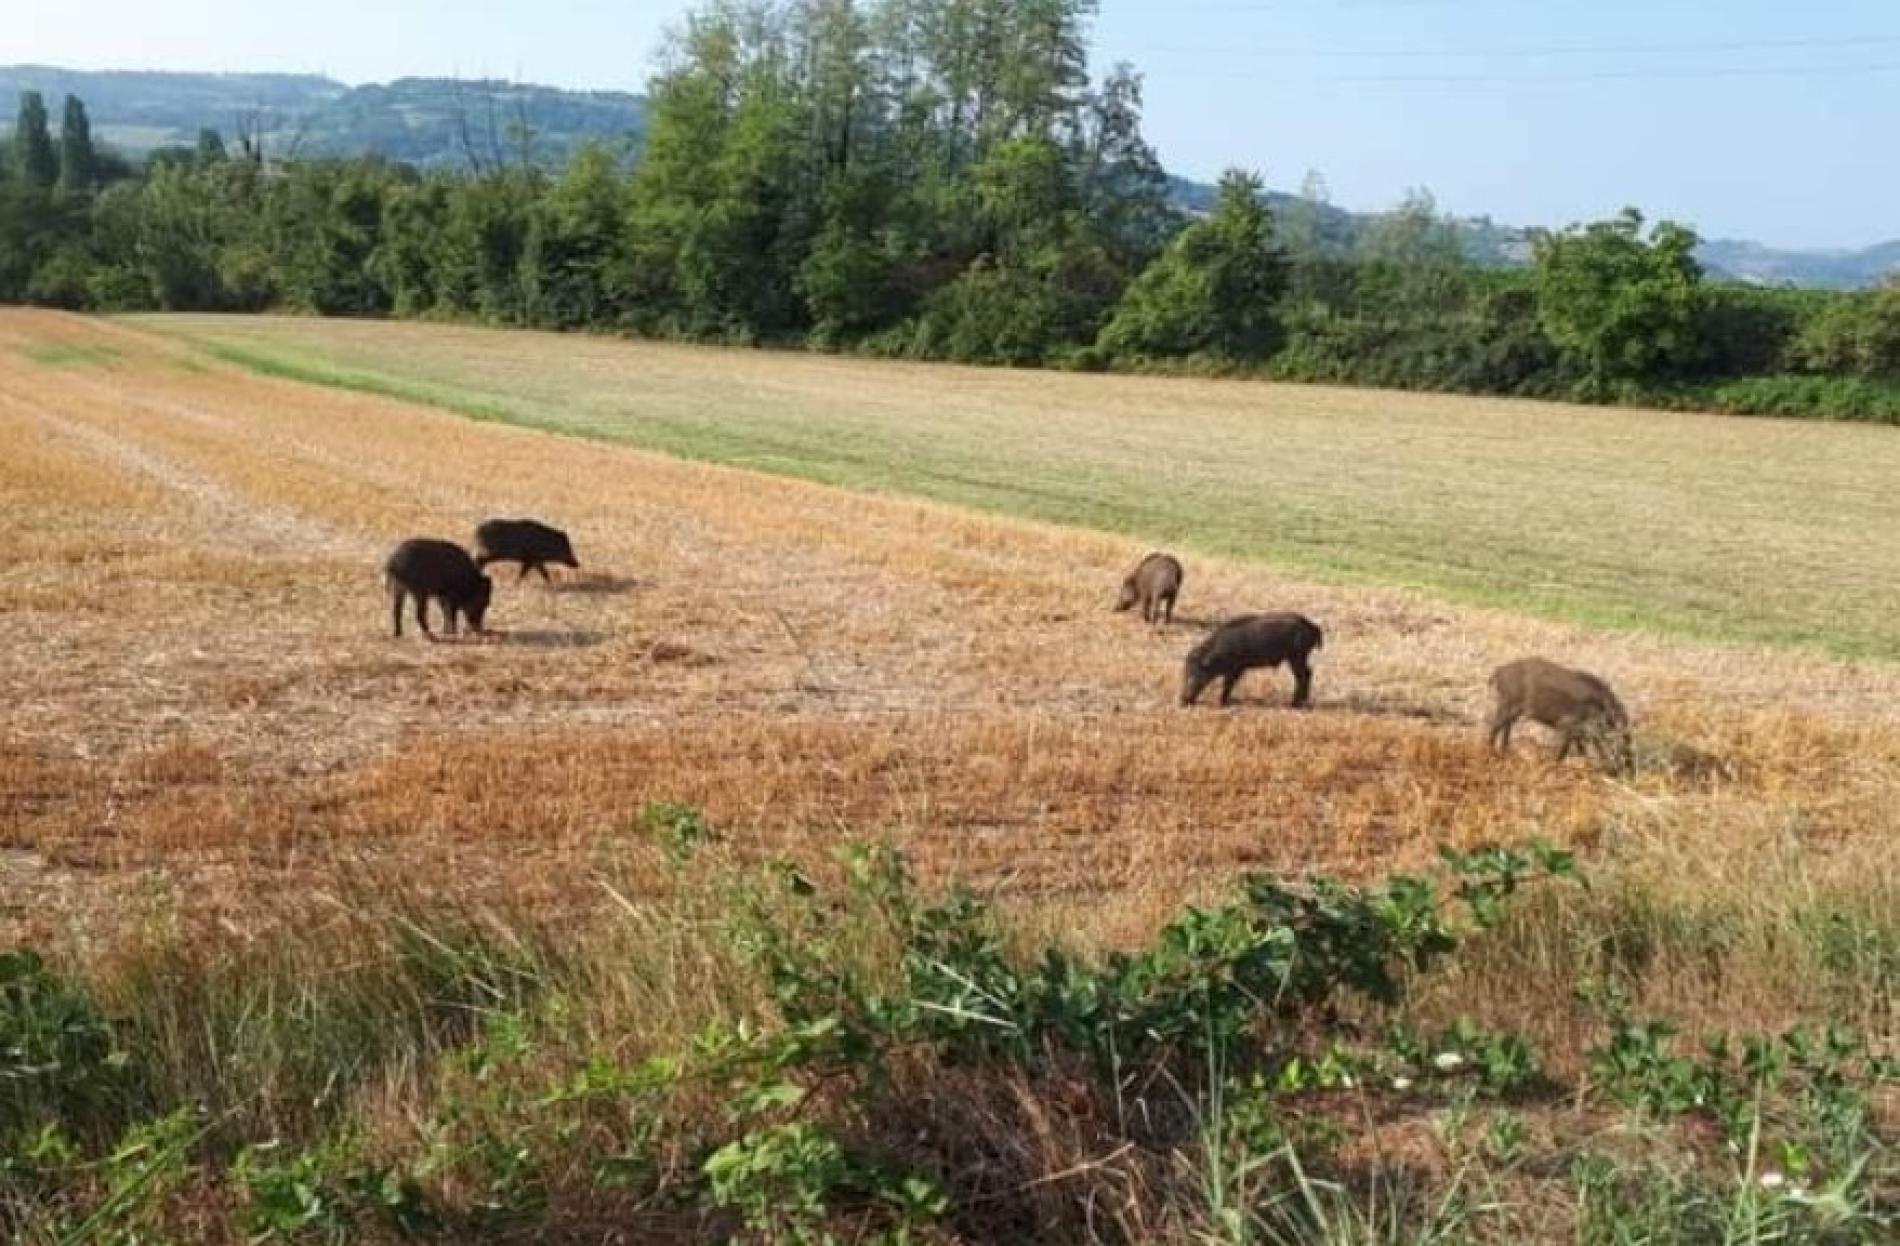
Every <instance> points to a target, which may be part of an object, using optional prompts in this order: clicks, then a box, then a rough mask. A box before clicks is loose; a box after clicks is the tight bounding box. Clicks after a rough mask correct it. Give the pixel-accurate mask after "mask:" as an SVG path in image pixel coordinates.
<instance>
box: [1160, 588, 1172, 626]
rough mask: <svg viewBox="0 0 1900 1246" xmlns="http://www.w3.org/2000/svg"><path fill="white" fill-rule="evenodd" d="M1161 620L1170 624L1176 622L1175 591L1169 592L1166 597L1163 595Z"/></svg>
mask: <svg viewBox="0 0 1900 1246" xmlns="http://www.w3.org/2000/svg"><path fill="white" fill-rule="evenodd" d="M1161 621H1162V622H1163V623H1166V624H1169V625H1172V624H1173V623H1174V594H1173V593H1169V594H1168V595H1167V596H1166V597H1163V598H1162V599H1161Z"/></svg>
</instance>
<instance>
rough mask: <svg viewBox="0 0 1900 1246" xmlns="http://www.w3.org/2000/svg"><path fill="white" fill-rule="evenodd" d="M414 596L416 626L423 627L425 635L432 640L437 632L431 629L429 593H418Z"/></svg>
mask: <svg viewBox="0 0 1900 1246" xmlns="http://www.w3.org/2000/svg"><path fill="white" fill-rule="evenodd" d="M413 596H414V597H415V599H416V626H418V627H420V628H421V629H422V634H423V635H424V636H427V637H428V638H429V639H430V640H434V639H435V633H434V632H432V631H430V630H429V595H428V594H427V593H416V594H413Z"/></svg>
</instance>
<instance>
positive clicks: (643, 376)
mask: <svg viewBox="0 0 1900 1246" xmlns="http://www.w3.org/2000/svg"><path fill="white" fill-rule="evenodd" d="M142 323H148V324H150V325H151V326H152V327H155V328H160V329H162V330H164V331H165V332H168V333H173V334H177V335H179V336H181V337H184V338H187V339H189V340H191V341H194V342H198V343H202V344H204V345H206V346H208V347H210V348H211V349H213V350H215V351H217V352H219V353H221V354H223V355H224V356H225V357H226V358H228V359H231V360H233V361H236V362H240V363H244V364H246V365H249V366H252V367H256V368H259V369H261V370H264V371H268V372H274V373H277V374H279V375H284V376H290V377H296V378H301V379H305V380H315V381H320V382H324V383H330V384H342V385H349V386H353V387H357V388H362V389H366V390H369V391H371V392H377V393H385V394H390V395H394V396H398V397H403V398H408V399H413V400H420V401H428V402H433V403H437V404H440V405H444V406H448V407H451V408H453V409H456V410H459V411H463V412H465V413H469V414H474V415H478V416H480V417H483V418H490V419H505V420H510V421H514V422H518V423H522V424H526V425H530V426H533V427H538V428H548V429H555V430H559V431H564V432H573V433H578V434H581V435H584V436H588V437H595V438H600V439H603V440H608V441H615V442H621V443H625V444H629V445H636V446H641V447H645V448H649V449H654V450H660V451H663V452H665V453H668V454H677V455H682V456H685V457H689V458H695V459H704V460H710V461H713V462H720V463H729V464H734V465H737V466H743V467H752V468H757V469H760V470H765V471H771V472H777V473H783V474H787V475H793V476H798V477H802V478H805V479H809V480H817V481H821V482H824V483H827V484H835V485H841V486H844V487H847V488H852V489H870V490H878V491H881V492H891V493H901V494H910V495H915V496H920V497H926V498H932V499H935V500H937V501H942V502H947V503H951V504H953V505H957V506H967V507H974V508H978V509H982V510H985V511H991V512H996V513H1002V514H1010V515H1017V516H1022V517H1026V518H1031V519H1039V520H1046V521H1051V522H1056V523H1063V524H1074V525H1078V526H1082V527H1087V528H1094V529H1100V530H1105V531H1111V532H1119V533H1125V534H1128V535H1131V536H1136V537H1139V538H1141V539H1143V540H1151V541H1160V542H1167V543H1173V544H1178V545H1181V546H1183V547H1185V548H1188V549H1191V550H1194V551H1197V552H1200V553H1204V554H1210V555H1216V556H1219V557H1223V558H1239V559H1245V560H1252V561H1265V562H1271V563H1272V564H1274V565H1276V566H1280V567H1283V568H1289V569H1296V570H1299V571H1301V572H1303V573H1306V574H1309V575H1318V576H1323V577H1326V578H1328V579H1334V580H1337V581H1340V582H1347V583H1359V584H1372V585H1410V586H1418V587H1423V588H1428V589H1431V590H1433V591H1436V592H1439V593H1443V594H1446V595H1448V596H1449V597H1451V598H1452V599H1454V600H1458V601H1463V602H1468V603H1475V604H1486V605H1494V606H1499V607H1504V608H1509V609H1512V610H1522V611H1528V612H1532V613H1536V614H1539V615H1542V616H1545V617H1550V618H1558V619H1566V620H1570V621H1575V622H1581V623H1585V624H1589V625H1593V626H1601V625H1609V626H1617V627H1638V628H1645V627H1650V628H1659V629H1662V630H1666V631H1670V632H1673V633H1677V634H1681V635H1686V636H1694V637H1702V638H1713V639H1733V640H1742V641H1754V642H1768V643H1773V644H1778V645H1796V646H1803V647H1810V648H1817V649H1823V650H1826V651H1828V652H1832V653H1837V654H1841V655H1844V656H1861V655H1865V656H1879V657H1887V658H1892V657H1900V614H1896V612H1895V611H1894V609H1893V601H1892V585H1893V584H1895V583H1896V582H1900V491H1896V490H1895V489H1894V488H1893V487H1892V482H1893V480H1894V479H1895V478H1896V476H1897V475H1900V437H1896V436H1894V435H1893V434H1892V432H1891V431H1890V430H1886V429H1881V428H1843V427H1838V426H1816V425H1814V424H1812V423H1800V422H1784V421H1768V420H1738V419H1732V418H1723V417H1719V416H1696V415H1682V414H1666V413H1661V412H1647V411H1628V410H1601V409H1592V408H1582V407H1565V406H1557V405H1553V404H1548V403H1532V402H1511V401H1501V400H1481V399H1471V398H1465V397H1450V396H1447V397H1436V396H1421V395H1406V394H1394V393H1378V392H1370V391H1358V390H1339V389H1326V388H1318V387H1297V386H1273V385H1262V384H1255V383H1224V382H1207V381H1186V380H1167V379H1148V378H1129V377H1096V376H1064V375H1051V374H1048V373H1043V372H1023V373H1017V372H1004V371H983V370H974V369H967V368H949V367H935V366H922V365H900V364H887V363H877V362H866V361H860V360H844V359H832V358H817V357H811V356H801V355H781V354H753V353H744V352H722V351H717V350H710V349H704V348H692V347H676V346H667V345H656V344H648V343H630V342H625V341H616V340H610V339H599V338H587V337H573V336H558V335H546V334H530V333H506V332H499V331H486V330H480V329H469V328H448V327H439V326H428V325H416V324H369V323H361V322H348V321H323V320H309V319H280V318H270V317H244V318H219V317H163V318H158V319H154V320H150V321H146V322H142Z"/></svg>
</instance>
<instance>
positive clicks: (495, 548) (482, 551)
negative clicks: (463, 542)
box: [475, 519, 581, 584]
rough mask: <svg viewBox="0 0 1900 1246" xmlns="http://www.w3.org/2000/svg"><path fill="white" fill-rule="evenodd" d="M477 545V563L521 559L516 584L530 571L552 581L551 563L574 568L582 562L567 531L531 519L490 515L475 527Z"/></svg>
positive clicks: (516, 561) (482, 565)
mask: <svg viewBox="0 0 1900 1246" xmlns="http://www.w3.org/2000/svg"><path fill="white" fill-rule="evenodd" d="M475 548H476V550H477V551H478V552H477V553H476V555H475V565H476V566H477V567H486V566H488V564H489V563H491V562H514V563H520V564H521V570H520V571H519V572H518V573H517V574H516V575H515V583H517V584H519V583H520V582H521V581H522V580H525V579H527V578H528V572H530V571H539V572H540V573H541V578H542V579H543V580H547V581H550V582H552V577H551V576H549V575H548V568H547V564H548V563H555V564H556V565H558V566H562V567H575V568H578V567H579V566H580V565H581V564H580V560H579V559H577V558H575V557H574V547H573V546H572V545H571V544H569V543H568V539H567V533H565V532H563V531H561V530H560V529H559V528H550V527H548V525H546V524H544V523H539V522H537V521H535V520H532V519H490V520H489V521H488V522H486V523H484V524H482V525H481V526H480V527H479V528H477V529H475Z"/></svg>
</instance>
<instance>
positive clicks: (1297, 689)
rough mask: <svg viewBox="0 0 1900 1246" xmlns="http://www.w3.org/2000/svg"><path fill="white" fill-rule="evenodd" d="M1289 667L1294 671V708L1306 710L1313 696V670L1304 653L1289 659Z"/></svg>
mask: <svg viewBox="0 0 1900 1246" xmlns="http://www.w3.org/2000/svg"><path fill="white" fill-rule="evenodd" d="M1287 665H1288V666H1289V667H1291V668H1292V670H1293V708H1294V709H1296V710H1297V709H1305V708H1306V703H1307V701H1308V700H1309V699H1310V698H1311V697H1312V695H1313V668H1312V667H1311V666H1309V665H1308V664H1307V661H1306V655H1305V654H1304V653H1296V654H1294V655H1293V656H1292V657H1291V658H1289V659H1287Z"/></svg>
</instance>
